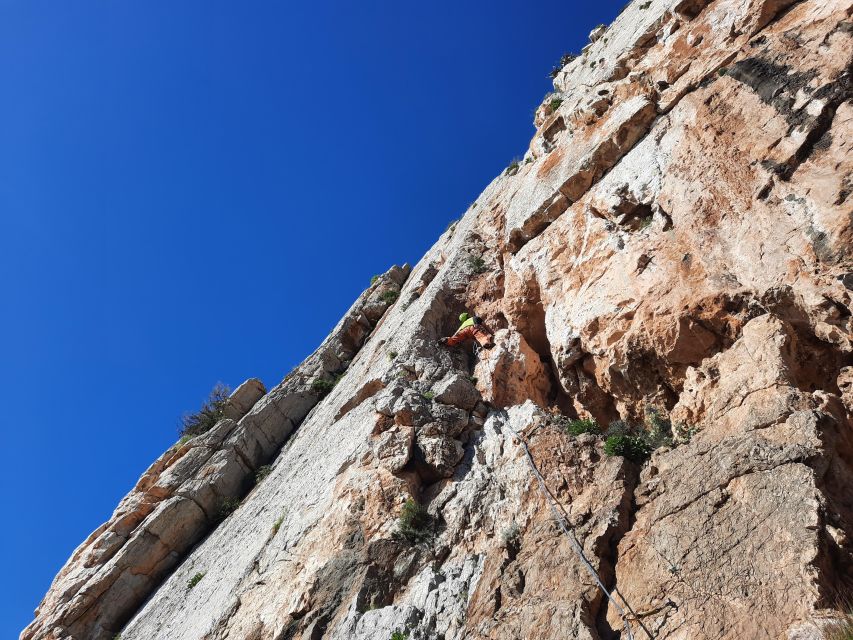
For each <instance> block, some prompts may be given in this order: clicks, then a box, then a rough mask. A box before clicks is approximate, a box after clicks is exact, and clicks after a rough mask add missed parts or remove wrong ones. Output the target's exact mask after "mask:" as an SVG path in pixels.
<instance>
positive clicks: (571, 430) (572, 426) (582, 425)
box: [564, 418, 601, 436]
mask: <svg viewBox="0 0 853 640" xmlns="http://www.w3.org/2000/svg"><path fill="white" fill-rule="evenodd" d="M564 428H565V430H566V432H567V433H568V434H569V435H572V436H579V435H583V434H584V433H591V434H592V435H594V436H599V435H601V429H599V427H598V423H597V422H596V421H595V420H593V419H591V418H578V419H576V420H567V421H565V424H564Z"/></svg>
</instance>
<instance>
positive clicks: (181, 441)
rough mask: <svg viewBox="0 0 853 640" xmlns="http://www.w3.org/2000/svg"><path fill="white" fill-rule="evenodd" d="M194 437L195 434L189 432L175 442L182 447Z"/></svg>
mask: <svg viewBox="0 0 853 640" xmlns="http://www.w3.org/2000/svg"><path fill="white" fill-rule="evenodd" d="M192 439H193V436H191V435H189V434H187V435H185V436H181V437H180V438H178V441H177V442H176V443H175V446H176V447H182V446H183V445H185V444H186V443H187V442H189V441H190V440H192Z"/></svg>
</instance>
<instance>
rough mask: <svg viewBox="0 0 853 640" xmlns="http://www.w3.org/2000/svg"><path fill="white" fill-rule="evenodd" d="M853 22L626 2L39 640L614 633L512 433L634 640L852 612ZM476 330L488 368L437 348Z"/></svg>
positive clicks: (161, 475)
mask: <svg viewBox="0 0 853 640" xmlns="http://www.w3.org/2000/svg"><path fill="white" fill-rule="evenodd" d="M851 14H853V7H851V5H850V3H849V2H843V1H841V0H799V1H796V0H649V1H645V0H642V1H639V0H635V1H634V2H631V3H630V4H629V5H628V6H627V7H626V8H625V10H624V11H623V12H622V14H620V16H619V17H618V18H617V19H616V20H615V21H614V23H613V24H612V25H609V26H607V27H606V28H596V29H595V30H594V31H593V32H592V33H591V35H590V44H589V45H588V46H587V47H585V48H584V51H583V52H582V54H581V55H579V56H577V57H575V58H574V59H572V60H570V61H568V62H567V64H566V65H565V66H564V67H563V69H562V70H561V71H560V72H559V73H558V74H557V76H556V79H555V82H554V87H555V92H554V94H553V95H550V96H548V97H547V98H546V99H545V101H544V102H543V104H542V105H541V106H540V107H539V109H537V111H536V115H535V119H534V123H535V126H536V133H535V135H534V136H533V139H532V141H531V144H530V148H529V150H528V152H527V154H526V155H525V158H524V160H523V161H522V162H521V163H520V164H519V165H518V166H517V167H512V168H511V169H510V170H508V171H506V172H505V173H503V174H502V175H500V176H499V177H497V178H496V179H495V180H494V181H493V182H492V183H491V184H490V185H488V187H487V188H486V189H485V191H484V192H483V193H482V194H481V195H480V197H479V198H477V201H476V203H475V204H473V205H472V206H471V207H470V208H469V210H468V211H467V212H466V213H465V215H464V216H463V217H462V219H461V220H460V221H459V222H457V223H455V224H454V225H453V226H452V227H451V228H450V229H448V231H447V232H445V234H443V235H442V237H441V238H440V239H439V241H438V242H437V243H436V245H435V246H434V247H433V248H432V249H431V250H430V251H429V252H428V253H427V255H426V256H425V257H424V258H423V259H422V260H421V262H420V263H419V264H418V265H417V266H416V267H414V268H413V269H412V270H411V274H409V273H408V269H407V268H406V269H398V268H394V269H392V270H390V271H389V272H388V273H387V274H385V275H384V276H383V277H382V278H381V279H380V280H379V282H377V283H376V284H375V285H373V286H372V287H371V288H370V289H369V290H368V291H367V292H365V294H364V295H363V296H362V297H361V298H360V299H359V300H358V301H357V302H356V304H355V305H354V306H353V307H352V309H351V310H350V312H349V313H348V314H347V315H346V316H345V318H344V319H343V320H342V321H341V323H340V324H339V325H338V326H337V327H336V328H335V330H334V331H333V333H332V335H331V336H330V337H329V338H328V339H327V340H326V341H325V342H324V343H323V345H321V347H320V348H319V349H318V351H317V352H315V353H314V354H313V355H312V356H310V357H309V358H308V359H307V360H306V361H305V362H304V363H303V364H302V365H300V366H299V367H298V368H297V369H296V370H294V372H292V373H291V374H290V375H289V376H288V377H287V378H285V380H284V381H283V382H282V383H281V384H280V385H279V386H277V387H275V388H274V389H272V390H271V391H270V392H269V393H266V394H265V395H262V397H259V396H260V395H261V394H262V389H261V388H260V387H259V386H258V384H257V383H253V382H249V383H247V384H245V385H242V386H241V387H240V388H239V389H238V390H237V391H236V392H235V394H234V397H233V399H232V403H231V406H230V407H229V409H228V413H227V414H226V419H224V420H222V421H221V422H220V423H219V424H218V425H216V427H215V428H214V429H213V430H211V431H210V432H209V433H207V434H205V435H204V436H199V437H197V438H195V439H193V440H191V441H190V442H188V443H186V444H184V445H181V446H179V447H175V448H173V449H171V450H170V451H169V452H167V453H166V454H164V456H163V457H161V459H160V460H158V461H157V462H155V464H154V465H153V466H152V467H151V468H150V469H149V470H148V471H147V472H146V473H145V474H144V475H143V477H142V478H141V479H140V481H139V484H138V486H137V487H136V488H135V489H134V490H133V491H132V492H131V493H130V494H129V495H128V496H127V498H125V500H124V501H123V502H122V503H121V504H120V505H119V507H118V509H117V510H116V513H115V514H114V516H113V518H112V519H111V520H110V521H109V522H108V523H106V524H104V525H103V526H102V527H100V528H99V529H98V530H97V531H96V532H95V533H93V534H92V536H90V538H89V539H88V540H87V541H86V542H84V543H83V545H82V546H81V547H80V548H79V549H78V550H77V551H76V552H75V554H74V555H73V556H72V558H71V559H70V560H69V562H68V564H67V565H66V567H65V568H63V570H62V572H61V573H60V574H59V575H58V576H57V578H56V580H55V582H54V584H53V586H52V587H51V590H50V591H49V592H48V594H47V596H46V597H45V600H44V601H43V603H42V604H41V606H40V607H39V610H38V612H37V614H36V620H35V621H34V622H33V624H32V625H30V627H28V628H27V629H26V630H25V631H24V633H23V634H22V638H24V639H26V640H30V639H33V640H36V639H38V640H41V639H45V638H49V639H51V640H58V639H64V640H70V639H76V640H83V639H88V638H95V639H101V638H111V637H112V636H113V634H115V633H117V632H119V631H120V632H121V634H122V638H123V639H124V640H150V639H152V638H157V639H159V638H164V639H168V640H202V639H204V640H223V639H225V638H235V639H236V638H239V639H241V640H290V639H296V638H298V639H302V640H308V639H319V638H334V639H340V640H343V639H345V638H346V639H356V640H367V639H368V638H369V639H371V640H373V639H379V640H387V639H388V638H390V637H391V634H392V633H393V632H394V631H400V632H403V633H408V634H409V637H410V638H411V640H426V639H430V640H432V639H434V638H444V640H462V639H465V640H474V639H481V638H483V639H485V638H490V639H506V640H510V639H516V638H543V637H568V638H587V639H590V640H608V639H611V638H614V637H622V638H623V640H624V638H625V637H626V635H627V634H625V633H624V631H621V633H622V635H621V636H617V634H619V633H620V630H622V629H623V625H624V624H625V620H623V619H622V618H621V616H620V615H619V614H618V611H617V610H616V608H615V607H614V606H613V604H612V603H611V602H610V601H609V600H607V599H606V598H605V597H604V595H603V593H602V591H601V590H600V589H599V588H598V587H597V586H596V584H595V582H594V581H593V579H592V577H591V576H590V575H589V574H588V573H586V571H585V569H584V567H583V565H582V564H581V562H580V561H579V559H578V557H577V556H576V555H575V554H574V551H573V549H572V546H571V544H570V541H569V539H568V538H567V537H566V536H565V535H564V534H563V533H562V532H561V530H560V529H559V527H558V526H557V525H556V523H555V521H554V519H553V517H552V514H551V512H550V511H549V509H548V504H547V502H546V499H545V496H544V494H543V493H542V491H541V490H540V487H539V484H538V482H537V481H536V479H535V478H534V475H533V473H532V470H531V468H530V465H529V461H528V459H527V456H526V454H525V450H524V448H523V447H522V446H521V442H520V441H519V439H518V438H517V437H516V436H515V435H514V433H513V431H515V432H518V433H520V434H521V437H523V438H524V441H525V442H527V443H528V445H529V449H530V453H531V456H532V459H533V461H534V464H535V465H536V468H537V469H538V471H539V472H541V474H542V477H543V479H544V482H545V485H546V486H547V488H548V491H549V492H550V493H551V495H553V497H554V499H555V500H556V502H557V503H558V504H559V508H560V509H561V510H562V512H563V514H564V517H565V521H566V523H567V524H568V526H569V527H570V528H571V530H572V531H573V532H574V534H575V535H576V536H577V539H578V541H579V543H580V545H581V547H582V549H583V552H584V556H585V557H586V558H587V560H588V561H589V563H590V565H591V566H592V567H594V569H595V570H596V572H597V573H598V575H600V577H601V580H602V581H603V583H604V584H605V585H606V586H607V587H608V589H609V590H611V591H614V593H615V592H616V590H618V592H619V593H620V594H621V597H622V598H624V600H622V603H623V605H624V607H625V608H626V609H629V610H631V611H633V612H634V614H636V615H634V614H632V617H630V619H629V620H628V624H629V625H630V627H631V629H632V632H633V634H634V637H635V638H642V637H648V635H651V636H653V637H657V638H672V639H687V638H690V639H694V638H695V639H705V638H707V639H709V640H710V639H714V640H716V639H719V638H731V639H735V638H738V639H740V638H785V637H788V638H791V639H793V638H810V639H811V638H814V639H817V638H819V637H820V634H821V633H822V632H821V629H824V628H826V627H827V621H831V620H832V619H833V616H834V615H836V614H835V613H834V612H833V607H835V606H836V602H837V599H838V598H839V597H844V596H847V597H849V594H850V593H851V592H853V580H851V576H853V538H851V536H853V497H851V496H853V492H851V491H850V486H851V480H853V469H852V468H851V467H853V419H852V418H851V412H853V373H851V371H853V319H852V318H853V313H852V312H851V307H853V250H852V249H853V199H851V193H853V186H851V185H853V159H851V154H850V148H851V145H853V142H851V141H853V135H851V133H853V131H851V128H853V103H851V100H853V88H851V76H850V68H851V62H853V42H851V37H853V27H851V25H853V18H851ZM407 276H408V277H407ZM389 291H393V293H390V294H389V293H388V292H389ZM397 296H398V297H399V301H398V302H396V303H394V304H393V305H391V306H390V308H389V302H390V301H391V300H392V299H394V298H395V297H397ZM471 309H473V310H475V311H476V312H477V313H478V315H480V316H482V317H483V318H484V320H485V322H486V324H487V325H488V326H490V327H491V328H492V329H494V330H495V332H496V334H495V346H494V347H493V348H492V349H489V350H484V351H483V352H481V353H480V354H479V356H475V355H474V354H473V353H471V351H470V348H464V349H446V348H443V347H440V346H439V345H438V344H437V339H438V338H439V337H441V336H444V335H448V334H450V333H451V332H452V331H454V330H455V328H456V318H457V317H458V315H459V313H460V312H461V311H462V310H471ZM344 371H345V372H346V375H344V376H343V377H342V378H341V379H340V381H339V382H338V383H337V384H336V385H335V386H334V388H333V389H332V390H331V392H330V393H328V395H325V390H324V388H323V387H322V386H319V387H318V386H317V385H314V384H313V383H314V381H315V380H317V379H324V380H326V381H327V382H329V383H331V382H333V381H334V380H335V379H336V378H337V377H338V376H339V374H341V373H343V372H344ZM329 386H330V385H325V388H328V387H329ZM650 408H655V409H656V410H657V412H658V415H663V414H667V415H669V417H670V419H671V420H672V424H673V426H674V431H675V434H674V441H672V442H663V444H664V445H665V446H661V447H659V448H658V449H657V450H656V451H655V452H654V453H653V454H652V456H651V458H650V459H649V460H648V461H645V462H641V461H638V462H631V461H629V460H627V459H624V458H622V457H619V456H614V457H611V456H608V455H606V454H605V452H604V448H603V443H602V440H601V438H598V437H596V436H595V435H589V434H587V435H581V436H578V437H572V436H570V435H568V434H567V433H565V432H564V431H562V430H561V429H560V428H559V427H558V425H559V424H562V423H563V422H561V421H560V420H558V419H556V418H555V417H554V416H553V414H554V413H562V414H564V415H567V416H568V417H592V418H595V419H596V420H597V421H598V422H599V424H600V425H602V426H606V425H607V424H608V423H610V422H611V421H614V420H621V421H627V422H629V423H639V422H640V421H641V420H642V418H643V417H644V416H647V415H648V409H650ZM657 444H661V442H657ZM270 462H271V463H272V465H273V467H272V472H271V473H270V474H269V475H268V476H267V477H266V479H265V480H263V482H261V483H260V484H259V485H258V486H256V487H253V488H251V489H250V482H248V481H247V480H248V479H250V478H252V477H253V475H254V473H253V472H254V470H255V469H257V468H258V466H260V465H262V464H266V463H270ZM247 491H248V494H246V492H247ZM237 497H243V501H242V504H241V506H240V507H239V508H238V509H237V510H236V511H235V512H234V513H233V514H231V515H230V516H229V517H227V518H226V519H225V520H224V521H222V522H216V520H217V519H216V518H215V513H216V510H217V508H218V506H219V505H220V504H221V502H222V500H224V499H227V498H237ZM407 499H414V500H416V501H419V502H420V503H421V504H423V505H424V506H425V507H426V508H427V510H428V512H429V514H430V515H431V518H432V520H431V522H430V523H429V524H427V525H424V527H423V530H419V531H418V532H416V533H417V535H414V536H412V534H411V532H410V531H409V532H408V534H409V537H408V538H407V536H406V533H407V531H406V530H405V527H403V526H402V525H401V523H400V522H398V518H399V517H400V515H401V513H403V505H404V504H405V503H406V501H407ZM205 536H206V537H205ZM196 575H201V576H202V577H201V579H200V580H198V581H197V583H196V584H194V586H192V587H190V586H189V581H190V579H191V578H193V576H196ZM614 597H617V598H618V597H619V596H614ZM543 630H544V631H543ZM647 634H648V635H647Z"/></svg>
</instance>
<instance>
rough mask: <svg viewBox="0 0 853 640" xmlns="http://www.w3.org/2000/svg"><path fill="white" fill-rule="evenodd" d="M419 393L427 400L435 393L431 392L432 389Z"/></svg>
mask: <svg viewBox="0 0 853 640" xmlns="http://www.w3.org/2000/svg"><path fill="white" fill-rule="evenodd" d="M421 395H422V396H423V397H424V398H426V399H427V400H432V399H433V398H435V393H433V392H432V391H424V392H423V393H422V394H421Z"/></svg>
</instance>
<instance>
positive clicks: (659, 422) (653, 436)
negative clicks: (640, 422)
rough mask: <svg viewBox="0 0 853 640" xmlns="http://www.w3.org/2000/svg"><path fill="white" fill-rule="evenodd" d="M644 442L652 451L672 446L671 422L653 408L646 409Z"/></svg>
mask: <svg viewBox="0 0 853 640" xmlns="http://www.w3.org/2000/svg"><path fill="white" fill-rule="evenodd" d="M645 422H646V433H645V436H646V442H647V443H648V445H649V446H650V447H651V448H652V449H657V448H659V447H671V446H672V422H670V420H669V417H668V416H666V415H664V414H663V413H661V412H660V410H658V409H655V408H653V407H649V408H647V409H646V415H645Z"/></svg>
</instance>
